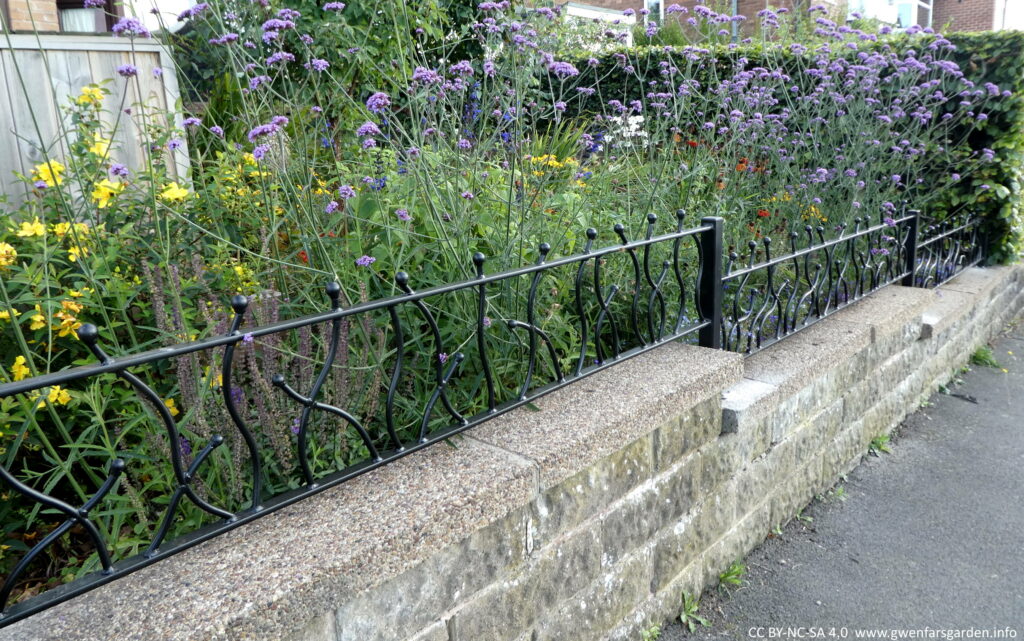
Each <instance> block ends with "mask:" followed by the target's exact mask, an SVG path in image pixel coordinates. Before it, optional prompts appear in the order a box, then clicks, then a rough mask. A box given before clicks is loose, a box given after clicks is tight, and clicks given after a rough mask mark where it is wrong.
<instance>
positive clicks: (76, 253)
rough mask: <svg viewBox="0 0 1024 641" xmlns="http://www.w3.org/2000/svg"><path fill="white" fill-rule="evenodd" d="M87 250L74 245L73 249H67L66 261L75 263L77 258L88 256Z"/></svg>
mask: <svg viewBox="0 0 1024 641" xmlns="http://www.w3.org/2000/svg"><path fill="white" fill-rule="evenodd" d="M88 255H89V250H88V249H86V248H85V247H82V246H81V245H75V246H74V247H68V260H70V261H71V262H73V263H77V262H78V259H79V258H82V257H83V256H88Z"/></svg>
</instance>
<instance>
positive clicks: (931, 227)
mask: <svg viewBox="0 0 1024 641" xmlns="http://www.w3.org/2000/svg"><path fill="white" fill-rule="evenodd" d="M920 235H921V240H920V241H919V242H918V244H917V261H916V263H915V269H914V276H913V281H912V282H909V281H908V282H907V283H905V284H906V285H912V286H915V287H937V286H939V285H941V284H943V283H945V282H947V281H948V280H949V279H951V278H953V277H954V276H956V275H957V274H959V273H960V272H961V271H963V270H964V269H966V268H967V267H973V266H975V265H978V264H980V263H981V262H982V261H983V260H984V259H985V252H984V246H985V239H984V236H983V234H982V229H981V219H980V218H978V217H976V216H970V215H968V214H963V215H960V216H956V217H954V218H950V219H947V220H943V221H935V222H932V223H930V224H927V225H924V226H923V227H922V229H921V234H920Z"/></svg>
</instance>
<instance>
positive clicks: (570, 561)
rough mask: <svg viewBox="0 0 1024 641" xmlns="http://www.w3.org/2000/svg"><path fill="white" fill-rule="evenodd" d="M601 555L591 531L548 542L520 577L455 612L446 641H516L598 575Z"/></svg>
mask: <svg viewBox="0 0 1024 641" xmlns="http://www.w3.org/2000/svg"><path fill="white" fill-rule="evenodd" d="M601 553H602V552H601V539H600V536H599V534H598V533H597V532H596V531H595V530H594V529H593V528H588V529H584V530H582V531H579V532H576V533H574V535H573V536H572V537H571V538H568V539H560V540H559V541H557V542H554V543H552V544H551V545H549V546H548V547H547V548H545V549H544V550H542V551H541V553H540V555H539V556H538V557H537V558H536V559H534V560H532V561H531V562H530V563H528V564H527V565H525V566H524V567H523V568H522V570H521V571H520V572H519V574H517V575H516V576H514V577H511V578H508V579H505V580H501V581H498V582H496V583H494V584H492V585H491V586H490V587H488V588H487V589H486V590H484V591H483V592H481V593H479V594H478V595H476V596H475V597H474V598H473V599H472V600H471V601H469V602H468V603H466V604H465V605H464V606H463V607H461V608H459V609H458V610H457V611H456V612H455V614H454V615H453V617H452V622H451V623H450V624H449V634H450V635H451V641H477V640H478V639H488V640H490V641H506V640H512V639H515V638H516V637H517V636H519V635H520V634H522V633H523V632H526V631H527V630H528V629H529V628H531V627H532V626H533V625H534V624H535V623H536V622H537V621H538V620H539V619H541V618H542V617H544V616H545V614H546V613H548V612H550V610H551V609H552V608H553V607H554V606H555V605H556V604H558V603H561V602H562V601H564V600H565V599H568V598H569V597H570V596H572V595H574V594H575V593H576V592H578V591H580V590H582V589H583V588H584V587H586V586H587V585H588V584H589V583H590V582H591V581H592V580H594V579H595V578H596V577H599V576H601V575H602V572H603V570H602V568H601Z"/></svg>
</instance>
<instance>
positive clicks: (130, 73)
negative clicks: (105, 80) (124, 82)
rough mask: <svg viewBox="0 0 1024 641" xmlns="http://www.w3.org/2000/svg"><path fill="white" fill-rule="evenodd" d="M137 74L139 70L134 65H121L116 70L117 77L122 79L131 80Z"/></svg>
mask: <svg viewBox="0 0 1024 641" xmlns="http://www.w3.org/2000/svg"><path fill="white" fill-rule="evenodd" d="M137 73H139V69H138V67H136V66H135V65H121V66H120V67H118V68H117V75H119V76H122V77H124V78H132V77H134V76H135V75H136V74H137Z"/></svg>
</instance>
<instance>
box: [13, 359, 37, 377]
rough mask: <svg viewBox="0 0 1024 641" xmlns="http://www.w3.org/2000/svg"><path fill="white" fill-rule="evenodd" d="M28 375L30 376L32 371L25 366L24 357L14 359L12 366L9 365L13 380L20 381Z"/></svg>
mask: <svg viewBox="0 0 1024 641" xmlns="http://www.w3.org/2000/svg"><path fill="white" fill-rule="evenodd" d="M30 374H32V370H30V369H29V368H28V366H26V365H25V357H24V356H18V357H16V358H15V359H14V365H11V375H13V376H14V380H16V381H20V380H21V379H23V378H27V377H28V376H29V375H30Z"/></svg>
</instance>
